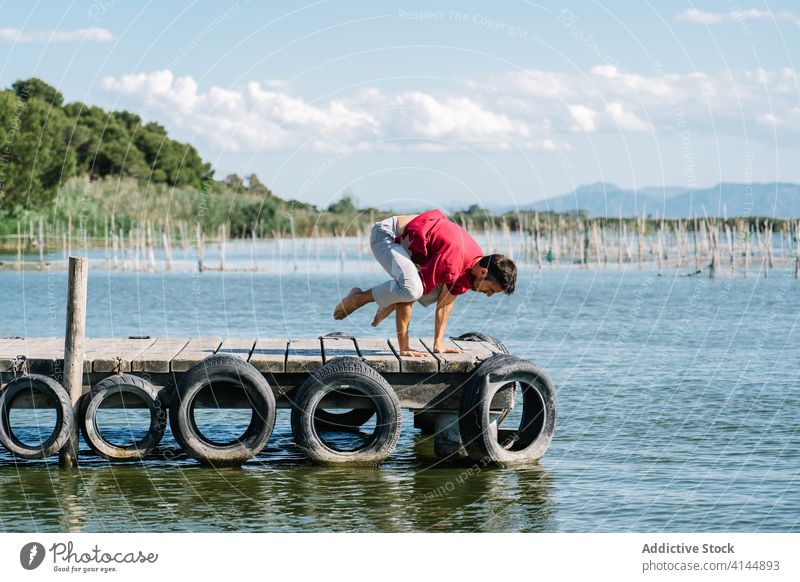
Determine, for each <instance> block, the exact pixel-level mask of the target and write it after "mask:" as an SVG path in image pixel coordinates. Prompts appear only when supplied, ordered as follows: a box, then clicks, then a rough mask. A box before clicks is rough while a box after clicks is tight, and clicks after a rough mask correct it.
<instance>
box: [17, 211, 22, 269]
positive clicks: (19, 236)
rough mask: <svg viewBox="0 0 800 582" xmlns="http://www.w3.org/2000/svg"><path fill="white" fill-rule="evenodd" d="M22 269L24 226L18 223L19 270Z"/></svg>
mask: <svg viewBox="0 0 800 582" xmlns="http://www.w3.org/2000/svg"><path fill="white" fill-rule="evenodd" d="M21 268H22V225H20V223H19V220H18V221H17V269H21Z"/></svg>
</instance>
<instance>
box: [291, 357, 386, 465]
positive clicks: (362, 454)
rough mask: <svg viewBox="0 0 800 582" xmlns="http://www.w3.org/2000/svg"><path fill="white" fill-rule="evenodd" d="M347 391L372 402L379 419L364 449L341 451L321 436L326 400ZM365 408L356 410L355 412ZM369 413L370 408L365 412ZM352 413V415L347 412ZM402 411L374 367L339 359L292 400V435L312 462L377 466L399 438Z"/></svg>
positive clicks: (324, 367)
mask: <svg viewBox="0 0 800 582" xmlns="http://www.w3.org/2000/svg"><path fill="white" fill-rule="evenodd" d="M340 390H346V391H347V393H348V394H350V395H352V394H354V393H357V394H358V396H359V397H362V396H363V397H366V398H367V399H369V401H370V404H371V406H372V407H373V409H372V410H370V412H372V414H374V415H375V416H376V421H375V428H374V431H373V432H372V434H371V435H369V436H368V438H367V441H366V443H365V444H363V446H361V447H358V448H355V449H351V450H340V449H337V448H334V447H333V446H332V445H331V444H330V443H326V442H325V440H324V439H323V438H322V437H321V436H320V433H321V432H324V431H325V428H326V427H325V426H324V425H320V424H319V422H318V420H317V419H318V413H319V412H322V410H320V409H319V406H320V404H321V403H322V402H323V399H324V398H325V397H326V396H328V395H329V394H331V393H333V392H338V391H340ZM356 410H358V411H361V410H362V409H354V410H353V411H351V412H354V411H356ZM364 410H368V409H364ZM345 414H350V413H345ZM401 420H402V411H401V409H400V401H399V400H398V398H397V395H396V394H395V392H394V389H393V388H392V386H391V385H390V384H389V383H388V382H387V381H386V380H385V379H384V378H383V376H381V375H380V374H379V373H378V372H377V371H376V370H375V369H374V368H372V367H370V366H368V365H367V364H365V363H364V362H363V361H361V360H360V359H358V358H354V357H340V358H336V359H334V360H332V361H330V362H329V363H327V364H326V365H324V366H323V367H322V368H320V369H319V370H317V371H316V372H314V373H313V374H311V375H310V376H309V377H308V379H306V381H305V382H303V384H302V385H301V386H300V388H298V389H297V392H296V394H295V395H294V398H293V407H292V433H293V435H294V438H295V442H296V443H297V446H298V447H300V448H301V449H302V450H303V452H304V453H305V454H306V455H307V456H308V457H309V458H310V459H312V460H314V461H316V462H318V463H323V464H342V463H346V464H359V465H374V464H377V463H380V462H381V461H384V460H385V459H386V458H387V457H388V456H389V455H390V454H391V453H392V451H393V450H394V448H395V447H396V446H397V441H398V440H399V438H400V430H401Z"/></svg>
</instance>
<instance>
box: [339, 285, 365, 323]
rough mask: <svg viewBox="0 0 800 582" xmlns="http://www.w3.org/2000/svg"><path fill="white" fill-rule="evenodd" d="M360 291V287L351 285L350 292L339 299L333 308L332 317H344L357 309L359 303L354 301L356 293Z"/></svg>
mask: <svg viewBox="0 0 800 582" xmlns="http://www.w3.org/2000/svg"><path fill="white" fill-rule="evenodd" d="M361 292H362V291H361V289H359V288H358V287H353V288H352V289H350V293H348V294H347V295H346V296H345V297H344V298H343V299H342V300H341V301H339V303H338V304H337V305H336V307H335V308H334V309H333V318H334V319H344V318H345V317H347V316H348V315H350V314H351V313H353V312H354V311H355V310H356V309H358V308H359V307H360V305H358V303H356V295H358V294H359V293H361Z"/></svg>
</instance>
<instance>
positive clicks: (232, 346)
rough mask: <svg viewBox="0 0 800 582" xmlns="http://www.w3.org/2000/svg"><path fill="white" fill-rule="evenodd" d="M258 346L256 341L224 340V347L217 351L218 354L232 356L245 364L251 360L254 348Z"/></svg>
mask: <svg viewBox="0 0 800 582" xmlns="http://www.w3.org/2000/svg"><path fill="white" fill-rule="evenodd" d="M255 345H256V340H254V339H240V338H227V339H224V340H222V345H221V346H219V349H218V350H217V353H218V354H230V355H231V356H236V357H237V358H241V359H243V360H244V361H245V362H246V361H247V360H248V359H249V358H250V353H251V352H252V351H253V346H255Z"/></svg>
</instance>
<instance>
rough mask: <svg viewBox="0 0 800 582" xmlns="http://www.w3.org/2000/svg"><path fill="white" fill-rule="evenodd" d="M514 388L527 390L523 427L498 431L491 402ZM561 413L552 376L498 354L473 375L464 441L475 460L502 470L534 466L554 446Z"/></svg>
mask: <svg viewBox="0 0 800 582" xmlns="http://www.w3.org/2000/svg"><path fill="white" fill-rule="evenodd" d="M514 383H518V385H519V386H520V388H521V391H522V403H521V404H522V415H521V421H520V425H519V427H518V428H517V429H513V430H509V429H499V428H498V426H497V425H498V423H497V421H493V420H492V418H491V414H490V410H491V403H492V398H493V397H494V395H495V394H496V393H497V392H498V391H499V390H500V389H502V388H505V387H508V386H509V384H514ZM517 405H518V406H519V403H518V404H517ZM556 413H557V403H556V393H555V387H554V386H553V382H552V381H551V380H550V378H549V377H548V376H547V374H545V373H544V372H543V371H542V370H540V369H539V368H538V367H537V366H536V365H535V364H533V363H532V362H529V361H527V360H523V359H521V358H518V357H516V356H511V355H505V354H496V355H494V356H492V357H491V358H489V359H487V360H485V361H484V362H483V363H482V364H481V365H480V366H479V367H478V369H477V370H475V372H473V374H472V376H470V378H469V380H468V381H467V384H466V386H465V387H464V395H463V399H462V401H461V411H460V415H459V416H460V418H459V430H460V432H461V440H462V442H463V443H464V446H465V448H466V450H467V453H468V454H469V456H470V457H471V458H472V459H475V460H479V461H484V462H492V463H496V464H499V465H507V464H514V463H520V462H530V461H535V460H538V459H540V458H541V457H542V455H544V454H545V452H546V451H547V448H548V447H549V446H550V441H551V440H552V438H553V433H554V432H555V428H556Z"/></svg>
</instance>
